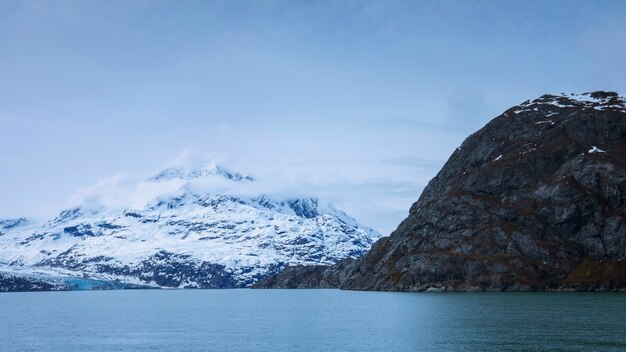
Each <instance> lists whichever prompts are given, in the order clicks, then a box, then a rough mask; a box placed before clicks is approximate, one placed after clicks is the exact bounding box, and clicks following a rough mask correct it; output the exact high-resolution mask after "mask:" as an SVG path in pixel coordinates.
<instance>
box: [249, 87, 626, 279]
mask: <svg viewBox="0 0 626 352" xmlns="http://www.w3.org/2000/svg"><path fill="white" fill-rule="evenodd" d="M625 259H626V107H625V103H624V99H623V98H621V97H619V96H618V95H617V94H616V93H612V92H595V93H588V94H583V95H577V96H573V95H561V96H553V95H544V96H542V97H540V98H539V99H536V100H533V101H527V102H525V103H523V104H521V105H519V106H516V107H513V108H511V109H509V110H507V111H505V112H504V113H503V114H502V115H500V116H498V117H496V118H495V119H494V120H492V121H491V122H490V123H488V124H487V125H486V126H485V127H483V128H482V129H481V130H479V131H478V132H476V133H474V134H472V135H470V136H469V137H468V138H467V139H466V140H465V141H464V142H463V144H462V145H461V147H459V148H458V149H457V150H456V151H455V152H454V153H453V154H452V156H451V157H450V159H449V160H448V162H447V163H446V164H445V165H444V167H443V168H442V169H441V171H440V172H439V173H438V174H437V176H435V178H433V179H432V180H431V181H430V182H429V184H428V186H427V187H426V188H425V189H424V192H423V193H422V195H421V196H420V198H419V200H418V201H417V202H416V203H414V204H413V206H412V207H411V209H410V213H409V216H408V217H407V218H406V219H405V220H404V221H403V222H402V223H401V224H400V225H399V226H398V228H397V229H396V230H395V231H394V232H393V233H392V234H391V235H390V236H389V237H385V238H382V239H380V240H379V241H378V242H376V243H375V244H374V245H373V247H372V249H371V250H370V251H369V252H368V253H366V254H365V255H364V256H363V257H361V258H359V259H357V260H347V261H343V262H340V263H338V264H337V265H335V266H332V267H326V268H324V267H316V268H303V267H296V268H288V269H287V270H286V271H284V272H283V273H280V274H278V275H277V276H274V277H270V278H268V279H267V280H265V281H262V282H260V283H259V284H258V285H257V287H287V286H288V287H340V288H344V289H357V290H407V291H414V290H417V291H419V290H425V289H427V288H430V287H439V288H443V289H447V290H548V289H570V288H571V289H583V290H614V289H622V288H625V287H626V260H625ZM287 282H289V285H286V283H287Z"/></svg>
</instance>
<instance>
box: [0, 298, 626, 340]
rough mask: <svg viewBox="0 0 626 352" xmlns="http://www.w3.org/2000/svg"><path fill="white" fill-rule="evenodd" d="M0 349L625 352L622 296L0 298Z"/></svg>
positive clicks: (625, 302) (625, 300)
mask: <svg viewBox="0 0 626 352" xmlns="http://www.w3.org/2000/svg"><path fill="white" fill-rule="evenodd" d="M0 319H1V320H2V325H1V326H0V350H1V351H11V352H17V351H64V352H66V351H383V350H384V351H502V350H512V351H540V350H550V351H600V350H605V351H626V294H623V293H622V294H620V293H438V294H431V293H383V292H350V291H339V290H154V291H152V290H148V291H139V290H138V291H133V290H129V291H77V292H44V293H4V294H0Z"/></svg>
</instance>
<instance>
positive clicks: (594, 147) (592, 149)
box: [588, 145, 606, 154]
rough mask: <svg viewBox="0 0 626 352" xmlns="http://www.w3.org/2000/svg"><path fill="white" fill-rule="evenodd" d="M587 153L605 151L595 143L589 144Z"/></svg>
mask: <svg viewBox="0 0 626 352" xmlns="http://www.w3.org/2000/svg"><path fill="white" fill-rule="evenodd" d="M588 153H589V154H594V153H606V152H605V151H604V150H602V149H600V148H598V147H596V146H595V145H593V146H591V149H589V151H588Z"/></svg>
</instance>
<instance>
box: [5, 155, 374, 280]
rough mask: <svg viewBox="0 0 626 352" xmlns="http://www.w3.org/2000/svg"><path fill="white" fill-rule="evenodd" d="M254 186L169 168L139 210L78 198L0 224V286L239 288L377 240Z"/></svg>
mask: <svg viewBox="0 0 626 352" xmlns="http://www.w3.org/2000/svg"><path fill="white" fill-rule="evenodd" d="M254 182H256V181H255V179H254V178H252V177H251V176H247V175H242V174H239V173H236V172H231V171H229V170H227V169H225V168H222V167H219V166H215V165H208V166H204V167H201V168H193V169H190V168H178V167H174V168H169V169H166V170H163V171H161V172H159V173H157V174H156V175H155V176H153V177H150V178H148V179H146V180H143V181H141V185H140V187H141V188H142V189H148V190H152V193H150V192H148V194H153V195H154V196H151V197H148V199H147V200H146V201H144V202H143V203H141V205H139V206H135V207H126V208H120V207H112V206H106V205H102V204H101V203H98V202H93V201H82V202H79V203H78V204H77V205H76V206H75V207H72V208H70V209H66V210H63V211H62V212H60V214H58V216H56V217H55V218H53V219H51V220H49V221H47V222H45V223H42V224H36V223H31V222H29V221H28V220H27V219H9V220H0V288H2V285H1V283H2V282H3V281H5V287H4V289H11V287H6V286H10V284H8V285H7V284H6V282H7V280H8V281H11V280H13V281H11V282H15V280H17V279H19V280H22V281H24V280H26V281H31V282H37V284H36V285H34V286H32V287H31V288H33V289H38V288H41V289H54V288H60V289H67V288H72V287H74V288H76V287H87V288H90V287H125V286H128V285H130V286H133V287H134V286H154V287H189V288H192V287H198V288H225V287H246V286H249V285H251V284H253V283H254V282H256V281H257V280H259V279H260V278H262V277H265V276H267V275H269V274H273V273H276V272H278V271H279V270H280V269H282V268H284V267H286V266H288V265H298V264H303V265H313V264H332V263H334V262H336V261H338V260H340V259H343V258H346V257H358V256H360V255H361V254H363V253H364V252H365V251H366V250H368V249H369V248H370V246H371V244H372V243H373V242H374V241H375V240H376V239H378V238H379V237H380V234H379V233H378V232H376V231H374V230H372V229H370V228H368V227H365V226H363V225H361V224H359V223H358V222H357V221H356V220H354V219H353V218H351V217H350V216H348V215H347V214H345V213H344V212H342V211H341V210H338V209H336V208H335V207H333V206H332V205H325V204H321V203H320V202H319V201H318V200H317V199H315V198H293V199H291V198H289V199H277V198H276V197H269V196H265V195H262V194H261V195H250V188H249V187H248V186H249V185H250V184H253V183H254ZM199 185H201V186H199ZM215 185H219V187H217V186H215ZM225 185H227V186H228V187H224V186H225ZM155 189H167V192H154V190H155ZM225 189H228V190H229V191H228V192H225V191H224V190H225ZM237 189H246V192H240V193H238V192H235V191H233V190H237ZM242 194H246V195H242ZM128 196H129V197H131V195H130V194H129V195H128ZM9 279H11V280H9ZM19 280H18V281H19ZM77 280H78V281H77ZM20 282H21V281H20ZM22 283H23V282H22ZM85 283H87V286H85ZM94 283H96V284H95V285H94ZM81 285H82V286H81ZM120 285H121V286H120ZM26 289H28V286H27V285H26Z"/></svg>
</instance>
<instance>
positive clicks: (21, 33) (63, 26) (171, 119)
mask: <svg viewBox="0 0 626 352" xmlns="http://www.w3.org/2000/svg"><path fill="white" fill-rule="evenodd" d="M625 62H626V2H624V1H608V0H602V1H547V2H546V1H393V0H390V1H350V0H344V1H271V0H268V1H152V0H151V1H141V0H133V1H125V0H124V1H116V0H113V1H82V0H76V1H60V0H46V1H43V0H41V1H0V218H7V217H16V216H28V217H31V218H34V219H46V218H48V217H51V216H54V214H55V213H57V212H58V211H59V210H61V209H63V208H64V207H67V206H68V205H69V204H71V202H72V200H73V199H76V197H77V194H78V195H80V194H81V192H84V191H85V189H92V188H93V187H94V185H101V184H103V183H107V182H109V181H110V180H118V179H120V178H124V179H144V178H146V177H149V176H150V175H152V174H154V173H155V172H157V171H158V170H160V169H162V168H164V167H166V166H167V165H170V164H171V163H172V162H174V161H176V160H180V158H181V157H185V156H189V155H193V156H194V158H196V159H198V158H199V159H202V160H207V161H209V160H210V161H217V162H219V163H221V164H223V165H225V166H226V167H228V168H231V169H233V170H235V171H239V172H242V173H247V174H252V175H255V176H256V177H257V178H259V179H261V180H266V181H268V180H272V181H273V182H274V183H275V184H276V185H282V184H284V185H286V191H285V193H289V192H293V193H294V194H311V195H316V196H319V197H321V198H322V199H324V200H328V201H329V202H332V203H333V204H334V205H336V206H337V207H339V208H341V209H343V210H345V211H346V212H347V213H349V214H350V215H352V216H354V217H355V218H356V219H357V220H359V221H360V222H362V223H364V224H366V225H369V226H371V227H374V228H376V229H377V230H379V231H381V232H382V233H383V234H388V233H389V232H391V231H392V230H393V229H394V228H395V227H396V226H397V224H398V223H399V222H400V221H401V220H402V219H403V218H405V217H406V216H407V214H408V209H409V207H410V205H411V204H412V203H413V202H415V201H416V200H417V198H418V197H419V195H420V193H421V191H422V190H423V188H424V187H425V185H426V184H427V182H428V181H429V180H430V179H431V178H432V177H434V176H435V175H436V173H437V171H438V170H439V169H440V168H441V166H442V165H443V164H444V163H445V161H446V160H447V158H448V157H449V155H450V154H451V153H452V151H453V150H454V149H455V148H456V147H458V146H459V145H460V144H461V142H462V141H463V140H464V139H465V138H466V137H467V136H468V135H469V134H470V133H472V132H474V131H476V130H478V129H479V128H481V127H482V126H483V125H484V124H485V123H486V122H488V121H489V120H490V119H492V118H493V117H495V116H497V115H499V114H500V113H501V112H503V111H504V110H506V109H507V108H509V107H510V106H513V105H516V104H519V103H521V102H523V101H525V100H527V99H532V98H536V97H538V96H540V95H542V94H545V93H561V92H565V93H570V92H577V93H582V92H589V91H595V90H611V91H617V92H619V93H621V94H624V93H625V92H626V87H625V85H626V65H625V64H624V63H625ZM107 180H109V181H107ZM109 183H110V182H109ZM113 183H114V182H113Z"/></svg>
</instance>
